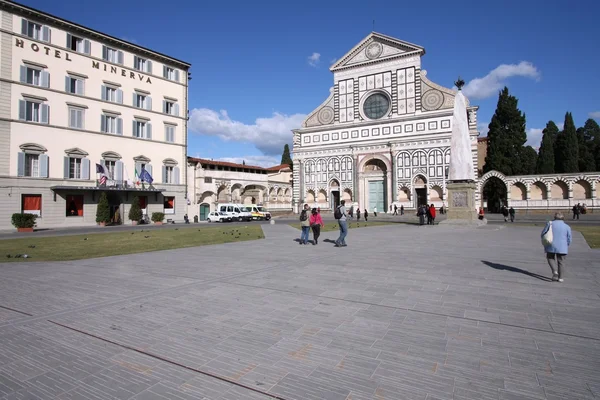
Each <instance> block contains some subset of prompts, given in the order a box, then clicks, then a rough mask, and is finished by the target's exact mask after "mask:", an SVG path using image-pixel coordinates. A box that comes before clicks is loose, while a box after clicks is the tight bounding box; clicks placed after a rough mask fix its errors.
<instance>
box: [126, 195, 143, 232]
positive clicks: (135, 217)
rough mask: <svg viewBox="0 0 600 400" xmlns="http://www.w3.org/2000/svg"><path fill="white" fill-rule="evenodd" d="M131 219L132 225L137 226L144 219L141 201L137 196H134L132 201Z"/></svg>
mask: <svg viewBox="0 0 600 400" xmlns="http://www.w3.org/2000/svg"><path fill="white" fill-rule="evenodd" d="M129 219H130V220H131V225H137V224H138V222H139V221H140V220H141V219H142V209H141V208H140V200H139V199H138V197H137V196H134V198H133V200H131V208H130V209H129Z"/></svg>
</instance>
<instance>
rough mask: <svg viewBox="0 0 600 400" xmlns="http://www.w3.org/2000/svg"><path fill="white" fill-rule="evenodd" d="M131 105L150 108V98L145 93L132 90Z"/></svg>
mask: <svg viewBox="0 0 600 400" xmlns="http://www.w3.org/2000/svg"><path fill="white" fill-rule="evenodd" d="M133 106H134V107H137V108H143V109H146V110H152V98H151V97H150V96H148V95H146V94H143V93H137V92H134V93H133Z"/></svg>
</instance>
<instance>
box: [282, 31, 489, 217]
mask: <svg viewBox="0 0 600 400" xmlns="http://www.w3.org/2000/svg"><path fill="white" fill-rule="evenodd" d="M424 54H425V49H424V48H423V47H420V46H418V45H414V44H412V43H408V42H404V41H401V40H398V39H395V38H392V37H389V36H385V35H382V34H379V33H376V32H373V33H371V34H369V35H368V36H367V37H366V38H365V39H363V40H362V41H361V42H360V43H358V44H357V45H356V46H355V47H354V48H353V49H351V50H350V51H349V52H348V53H347V54H346V55H344V56H343V57H342V58H340V59H339V60H338V61H337V62H336V63H335V64H334V65H333V66H332V67H331V68H330V70H331V72H333V77H334V83H333V87H332V88H331V89H330V93H329V96H328V97H327V99H326V100H325V101H324V102H323V103H322V104H321V105H320V106H318V107H317V108H316V109H315V110H314V111H313V112H312V113H310V114H309V115H308V117H307V118H306V120H305V121H304V122H303V123H302V127H301V128H299V129H296V130H294V131H293V134H294V140H293V143H294V151H293V160H294V171H293V182H294V190H293V196H294V204H295V207H296V210H297V209H298V207H299V205H301V204H304V203H308V204H309V205H311V206H316V207H320V208H321V209H331V208H333V207H335V206H336V205H337V204H339V202H340V201H341V200H342V199H343V200H346V204H350V203H351V204H354V206H355V207H360V208H361V209H368V210H369V211H372V210H374V209H375V208H376V209H377V211H378V212H386V211H387V212H389V211H390V210H391V209H392V207H393V206H394V205H397V206H398V207H400V206H404V208H407V209H414V208H415V207H417V206H419V205H421V204H432V203H433V204H435V205H436V206H437V207H440V206H442V205H443V204H445V196H446V179H447V168H448V165H449V161H450V137H451V133H452V123H453V122H452V113H453V107H454V96H455V93H456V92H455V91H454V90H452V89H450V88H446V87H443V86H440V85H438V84H436V83H434V82H432V81H431V80H429V78H428V77H427V73H426V71H425V70H422V69H421V57H422V56H423V55H424ZM477 110H478V107H477V106H472V105H470V104H469V103H467V112H468V119H469V129H470V135H471V143H472V146H471V148H472V153H473V164H474V169H475V171H474V173H475V176H477V171H476V168H477V136H478V132H477ZM477 200H479V199H477Z"/></svg>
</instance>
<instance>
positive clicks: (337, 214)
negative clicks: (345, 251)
mask: <svg viewBox="0 0 600 400" xmlns="http://www.w3.org/2000/svg"><path fill="white" fill-rule="evenodd" d="M333 216H334V218H335V219H337V221H338V225H339V226H340V237H339V238H338V239H337V240H336V241H335V247H345V246H346V235H348V224H347V222H346V201H345V200H342V201H341V203H340V205H339V206H338V207H337V208H336V209H335V211H334V212H333Z"/></svg>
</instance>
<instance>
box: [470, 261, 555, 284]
mask: <svg viewBox="0 0 600 400" xmlns="http://www.w3.org/2000/svg"><path fill="white" fill-rule="evenodd" d="M481 262H482V263H484V264H485V265H487V266H488V267H492V268H494V269H497V270H499V271H510V272H518V273H520V274H523V275H527V276H531V277H533V278H537V279H539V280H542V281H546V282H552V278H548V277H547V276H542V275H538V274H534V273H533V272H529V271H525V270H524V269H521V268H516V267H511V266H508V265H504V264H498V263H493V262H491V261H485V260H481Z"/></svg>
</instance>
